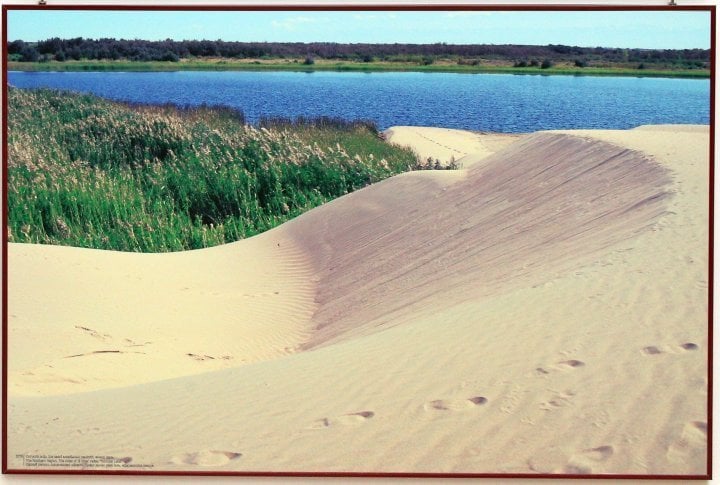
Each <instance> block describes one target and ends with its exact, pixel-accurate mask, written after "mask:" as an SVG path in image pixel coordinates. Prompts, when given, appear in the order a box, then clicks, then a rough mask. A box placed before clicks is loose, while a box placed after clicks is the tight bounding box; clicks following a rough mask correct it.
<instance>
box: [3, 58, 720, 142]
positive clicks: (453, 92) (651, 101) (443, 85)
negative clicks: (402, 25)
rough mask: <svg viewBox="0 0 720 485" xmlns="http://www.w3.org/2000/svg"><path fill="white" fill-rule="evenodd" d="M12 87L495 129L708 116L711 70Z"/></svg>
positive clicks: (103, 76)
mask: <svg viewBox="0 0 720 485" xmlns="http://www.w3.org/2000/svg"><path fill="white" fill-rule="evenodd" d="M8 82H9V83H10V84H11V85H13V86H16V87H22V88H37V87H51V88H59V89H69V90H73V91H82V92H91V93H95V94H97V95H99V96H103V97H106V98H110V99H116V100H123V101H132V102H141V103H167V102H171V103H175V104H180V105H197V104H203V103H205V104H211V105H215V104H219V105H226V106H232V107H234V108H239V109H241V110H242V111H243V112H244V113H245V115H246V117H247V119H248V120H249V121H251V122H254V121H257V120H258V119H259V118H260V117H264V116H282V117H296V116H335V117H342V118H345V119H367V120H372V121H374V122H375V123H377V125H378V127H379V128H380V129H385V128H388V127H390V126H393V125H420V126H441V127H448V128H461V129H471V130H480V131H494V132H508V133H509V132H515V133H517V132H531V131H537V130H547V129H579V128H614V129H626V128H632V127H635V126H638V125H643V124H661V123H694V124H708V123H709V121H710V113H709V111H710V80H709V79H674V78H648V77H600V76H544V75H513V74H454V73H417V72H392V73H385V72H383V73H355V72H352V73H350V72H324V71H323V72H249V71H232V72H198V71H177V72H18V71H11V72H9V73H8Z"/></svg>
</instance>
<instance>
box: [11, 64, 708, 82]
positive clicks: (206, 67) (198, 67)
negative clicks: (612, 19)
mask: <svg viewBox="0 0 720 485" xmlns="http://www.w3.org/2000/svg"><path fill="white" fill-rule="evenodd" d="M306 60H307V59H301V60H298V59H293V60H289V59H285V60H279V59H278V60H270V61H257V60H256V61H251V62H248V61H237V60H229V59H225V60H219V59H206V60H197V59H195V60H187V61H186V60H182V61H180V62H163V61H123V60H118V61H65V62H59V61H47V62H13V61H10V62H8V70H10V71H183V70H188V71H305V72H309V71H362V72H386V71H396V72H402V71H412V72H457V73H487V74H542V75H553V74H559V75H575V76H644V77H689V78H708V77H710V71H709V70H708V69H672V70H670V69H653V68H648V67H647V66H646V65H645V64H639V65H638V66H637V67H590V66H588V65H587V63H584V64H585V66H578V65H575V64H574V63H573V64H556V65H554V66H552V67H547V68H541V65H540V63H539V62H538V61H530V62H526V61H519V62H516V63H514V64H508V65H505V64H503V65H495V64H483V63H480V62H479V61H477V60H467V61H466V60H462V59H461V60H458V61H456V62H454V63H449V62H436V61H432V62H431V63H430V64H425V63H424V61H422V62H421V63H416V62H401V61H392V62H388V61H375V60H371V61H367V62H364V61H358V62H350V61H346V62H341V61H330V60H320V59H313V60H312V61H310V63H307V62H306Z"/></svg>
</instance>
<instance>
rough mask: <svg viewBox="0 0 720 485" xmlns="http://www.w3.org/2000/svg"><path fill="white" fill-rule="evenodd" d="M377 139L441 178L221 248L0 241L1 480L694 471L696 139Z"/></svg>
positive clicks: (700, 362)
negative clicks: (448, 163) (0, 282)
mask: <svg viewBox="0 0 720 485" xmlns="http://www.w3.org/2000/svg"><path fill="white" fill-rule="evenodd" d="M389 139H390V141H393V142H397V143H402V144H409V145H411V146H416V150H417V151H418V153H421V154H423V156H424V155H427V156H433V157H436V158H443V157H449V156H451V155H452V156H454V157H455V158H456V160H457V161H458V162H459V163H461V164H462V165H463V167H464V170H463V171H461V172H446V171H428V172H415V173H409V174H403V175H400V176H396V177H393V178H391V179H388V180H386V181H384V182H381V183H379V184H376V185H373V186H371V187H367V188H365V189H363V190H360V191H357V192H355V193H353V194H350V195H348V196H346V197H343V198H340V199H338V200H335V201H333V202H331V203H329V204H326V205H325V206H322V207H320V208H317V209H315V210H313V211H310V212H308V213H307V214H304V215H303V216H300V217H298V218H296V219H294V220H292V221H290V222H288V223H286V224H284V225H282V226H280V227H279V228H276V229H274V230H272V231H270V232H268V233H265V234H263V235H260V236H257V237H254V238H250V239H248V240H245V241H241V242H238V243H235V244H230V245H226V246H223V247H219V248H212V249H206V250H199V251H193V252H188V253H177V254H165V255H137V254H122V253H115V252H102V251H92V250H81V249H73V248H61V247H44V246H32V245H19V244H11V245H10V247H9V282H8V283H9V331H10V340H9V343H10V348H9V371H10V386H9V392H10V396H9V408H8V412H9V423H8V446H9V450H8V452H9V458H10V460H9V465H10V467H11V468H23V466H25V467H27V466H28V464H27V463H28V462H27V461H26V462H25V464H23V460H22V459H21V458H16V455H26V456H27V455H46V456H50V455H51V456H57V455H68V456H86V455H93V456H112V457H115V458H117V459H118V460H116V461H115V462H114V463H115V464H114V465H113V466H114V467H116V469H117V468H123V467H125V468H127V467H128V466H137V468H132V469H133V470H136V471H137V470H153V471H161V470H168V471H183V470H185V471H238V472H241V471H295V472H301V471H310V472H342V471H345V472H347V471H352V472H406V473H408V472H435V473H528V474H533V473H573V474H575V473H581V474H606V473H621V474H642V475H646V474H678V475H703V474H705V473H706V472H707V470H706V449H707V448H706V444H707V436H706V433H707V391H708V382H707V375H708V372H707V358H708V344H709V342H708V340H707V336H708V328H707V325H708V318H707V305H708V242H707V241H708V217H709V215H708V190H709V188H708V153H709V133H708V128H707V127H706V126H683V127H678V126H655V127H641V128H638V129H634V130H627V131H583V132H579V131H573V132H540V133H534V134H529V135H524V136H521V137H508V136H498V135H492V134H477V133H468V132H460V131H457V130H441V129H435V128H417V127H396V128H393V129H392V130H391V133H389ZM26 460H27V458H26ZM36 460H37V459H36ZM46 460H48V459H46ZM31 463H32V461H31ZM123 463H124V465H123ZM35 465H38V467H40V468H43V467H45V468H47V467H49V465H48V464H47V461H46V462H45V463H44V464H43V462H42V459H41V460H40V462H39V464H38V462H37V461H36V462H35ZM140 465H152V466H153V468H142V467H140ZM73 466H76V465H73ZM105 466H110V465H105Z"/></svg>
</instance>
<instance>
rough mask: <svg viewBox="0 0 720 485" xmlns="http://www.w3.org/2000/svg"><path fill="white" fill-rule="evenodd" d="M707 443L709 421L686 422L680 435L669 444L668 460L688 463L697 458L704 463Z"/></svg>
mask: <svg viewBox="0 0 720 485" xmlns="http://www.w3.org/2000/svg"><path fill="white" fill-rule="evenodd" d="M707 444H708V437H707V423H706V422H705V421H690V422H688V423H685V425H684V426H683V428H682V432H681V433H680V437H679V438H678V439H676V440H675V441H674V442H672V443H671V444H670V446H668V451H667V457H668V460H670V461H671V462H674V463H687V462H688V461H689V460H690V459H695V460H697V461H699V462H701V463H702V462H703V461H704V457H705V451H706V450H707Z"/></svg>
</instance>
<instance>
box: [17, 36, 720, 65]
mask: <svg viewBox="0 0 720 485" xmlns="http://www.w3.org/2000/svg"><path fill="white" fill-rule="evenodd" d="M7 53H8V56H9V57H10V59H11V60H16V61H26V62H27V61H31V62H34V61H49V60H56V61H66V60H70V59H74V60H82V59H87V60H120V59H124V60H130V61H172V62H177V61H179V60H180V59H183V58H198V57H224V58H236V59H242V58H255V59H257V58H296V57H308V56H311V57H313V58H322V59H337V60H353V61H364V62H370V61H373V60H385V61H417V60H418V59H421V60H422V59H423V58H426V57H427V56H432V57H435V58H439V57H450V58H456V59H457V60H459V61H465V62H468V61H469V62H472V61H473V59H477V58H482V59H494V60H505V61H511V62H515V63H518V62H523V61H525V62H531V60H532V59H545V60H548V61H550V62H575V63H576V65H578V63H585V64H587V63H589V62H596V63H598V62H599V63H602V62H605V63H652V64H665V65H673V66H684V67H697V68H707V67H708V65H709V62H710V50H709V49H622V48H608V47H577V46H566V45H555V44H550V45H545V46H534V45H491V44H446V43H435V44H340V43H332V42H311V43H300V42H294V43H289V42H228V41H223V40H181V41H176V40H171V39H166V40H161V41H149V40H138V39H134V40H128V39H113V38H103V39H85V38H82V37H77V38H72V39H60V38H58V37H53V38H51V39H46V40H43V41H39V42H25V41H23V40H15V41H12V42H9V43H8V44H7Z"/></svg>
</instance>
